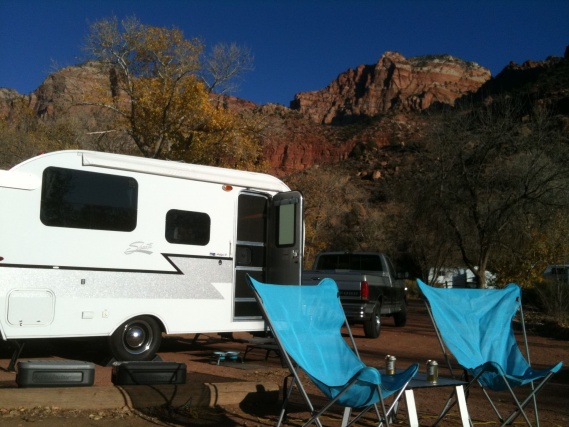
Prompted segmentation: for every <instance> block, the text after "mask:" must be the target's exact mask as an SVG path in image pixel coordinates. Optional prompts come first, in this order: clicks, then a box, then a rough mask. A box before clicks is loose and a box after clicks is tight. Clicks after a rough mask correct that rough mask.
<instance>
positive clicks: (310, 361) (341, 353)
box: [248, 277, 418, 425]
mask: <svg viewBox="0 0 569 427" xmlns="http://www.w3.org/2000/svg"><path fill="white" fill-rule="evenodd" d="M248 281H249V283H250V285H251V286H252V287H253V289H254V291H255V294H256V297H257V300H258V301H259V303H260V305H261V308H262V309H263V312H264V316H265V319H266V321H267V322H268V324H269V327H270V329H271V331H272V333H273V334H274V336H275V339H276V341H277V343H278V344H279V346H280V347H281V350H282V353H283V357H284V359H285V361H286V363H287V366H288V368H289V370H290V371H291V376H292V383H291V385H290V387H286V389H287V390H286V393H285V399H284V402H283V408H282V411H281V414H280V417H279V422H278V424H277V425H280V424H281V423H282V421H283V418H284V416H285V414H286V405H287V403H288V398H289V396H290V393H291V391H292V389H293V385H294V386H296V387H297V388H298V389H299V391H300V392H301V394H302V396H303V398H304V400H305V402H306V403H307V405H308V407H309V409H310V411H311V413H312V417H311V418H310V419H309V420H308V421H307V423H306V424H305V425H308V424H311V423H316V424H317V425H321V423H320V420H319V417H320V416H321V415H322V414H323V413H324V412H325V411H327V410H328V409H329V408H330V407H331V406H332V405H333V404H338V405H341V406H344V407H346V408H358V409H359V410H360V411H359V414H358V415H357V416H356V417H354V418H353V419H352V420H351V421H350V422H349V424H347V425H350V424H353V423H354V422H355V421H356V420H357V419H358V418H359V417H361V416H362V415H363V414H364V413H366V412H367V411H368V410H369V409H371V408H374V409H375V412H376V413H377V416H378V421H379V422H380V424H381V423H382V422H383V423H385V424H386V425H389V416H390V415H392V411H394V410H395V409H394V408H396V407H397V406H396V402H397V401H398V400H399V398H400V397H401V395H402V394H403V391H404V390H405V387H406V385H407V384H408V383H409V381H410V380H411V379H412V378H413V376H414V375H415V374H416V372H417V370H418V365H417V364H415V365H412V366H410V367H409V368H407V369H406V370H405V371H404V372H401V373H398V374H396V375H389V376H387V375H383V376H382V375H381V374H380V372H379V371H378V370H377V369H375V368H373V367H369V366H366V365H365V364H364V363H363V362H362V361H361V360H360V358H359V355H358V353H357V349H355V343H354V340H353V337H352V335H351V332H350V331H349V326H348V325H347V322H346V317H345V314H344V310H343V309H342V306H341V304H340V300H339V296H338V287H337V285H336V282H334V281H333V280H332V279H324V280H322V281H321V282H320V283H319V284H317V285H314V286H298V285H274V284H265V283H261V282H258V281H257V280H255V279H253V278H251V277H248ZM344 325H345V326H348V333H349V337H350V339H351V344H352V347H350V346H349V345H348V343H347V342H346V340H345V339H344V337H343V336H342V333H341V328H342V326H344ZM299 368H300V369H302V370H303V371H304V372H305V373H306V374H307V375H308V377H309V378H310V379H311V380H312V381H313V382H314V384H315V385H316V386H317V387H318V388H319V389H320V391H322V393H323V394H324V395H325V396H326V397H327V398H328V399H329V402H328V403H327V404H326V405H325V406H324V407H323V408H321V409H319V410H318V411H317V410H315V409H314V405H313V404H312V402H311V400H310V398H309V396H308V394H307V393H306V391H305V388H304V386H303V385H302V382H301V381H300V377H299ZM388 396H393V401H392V403H391V405H390V407H389V408H388V409H386V405H385V402H384V399H385V398H387V397H388ZM378 403H379V404H380V406H381V413H380V411H379V409H378V407H377V404H378ZM344 421H347V420H346V419H344Z"/></svg>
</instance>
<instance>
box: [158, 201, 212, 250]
mask: <svg viewBox="0 0 569 427" xmlns="http://www.w3.org/2000/svg"><path fill="white" fill-rule="evenodd" d="M210 229H211V219H210V217H209V215H208V214H206V213H203V212H190V211H180V210H176V209H172V210H170V211H168V213H167V214H166V240H167V241H168V242H170V243H175V244H180V245H198V246H205V245H207V244H208V243H209V237H210Z"/></svg>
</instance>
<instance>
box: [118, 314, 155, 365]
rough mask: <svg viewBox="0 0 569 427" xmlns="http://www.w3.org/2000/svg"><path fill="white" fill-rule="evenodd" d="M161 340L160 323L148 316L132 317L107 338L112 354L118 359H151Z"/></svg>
mask: <svg viewBox="0 0 569 427" xmlns="http://www.w3.org/2000/svg"><path fill="white" fill-rule="evenodd" d="M161 341H162V331H161V329H160V325H159V324H158V322H157V321H156V319H154V318H153V317H150V316H138V317H133V318H132V319H130V320H127V321H126V322H124V323H123V324H122V325H121V326H120V327H118V328H117V330H116V331H115V332H113V334H112V335H111V337H110V338H109V346H110V350H111V353H112V355H113V356H114V357H115V359H117V360H119V361H140V360H152V359H153V358H154V356H156V352H157V351H158V348H159V347H160V343H161Z"/></svg>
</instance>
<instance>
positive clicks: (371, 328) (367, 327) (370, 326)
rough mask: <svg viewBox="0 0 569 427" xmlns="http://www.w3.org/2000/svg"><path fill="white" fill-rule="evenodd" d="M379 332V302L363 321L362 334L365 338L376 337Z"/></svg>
mask: <svg viewBox="0 0 569 427" xmlns="http://www.w3.org/2000/svg"><path fill="white" fill-rule="evenodd" d="M380 332H381V306H380V304H379V303H377V304H376V305H375V307H374V308H373V312H372V313H371V317H370V318H369V319H368V320H366V321H365V322H364V334H365V337H366V338H377V337H379V333H380Z"/></svg>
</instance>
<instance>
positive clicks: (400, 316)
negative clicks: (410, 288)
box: [393, 302, 407, 327]
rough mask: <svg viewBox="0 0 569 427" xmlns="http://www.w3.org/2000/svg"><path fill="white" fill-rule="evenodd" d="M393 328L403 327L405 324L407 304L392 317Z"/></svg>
mask: <svg viewBox="0 0 569 427" xmlns="http://www.w3.org/2000/svg"><path fill="white" fill-rule="evenodd" d="M393 320H394V321H395V326H398V327H403V326H405V325H406V324H407V302H404V303H403V306H402V307H401V310H400V311H398V312H397V313H395V314H394V315H393Z"/></svg>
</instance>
